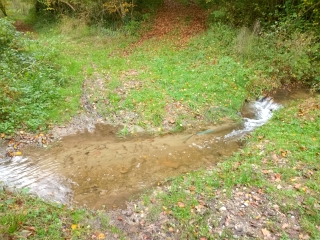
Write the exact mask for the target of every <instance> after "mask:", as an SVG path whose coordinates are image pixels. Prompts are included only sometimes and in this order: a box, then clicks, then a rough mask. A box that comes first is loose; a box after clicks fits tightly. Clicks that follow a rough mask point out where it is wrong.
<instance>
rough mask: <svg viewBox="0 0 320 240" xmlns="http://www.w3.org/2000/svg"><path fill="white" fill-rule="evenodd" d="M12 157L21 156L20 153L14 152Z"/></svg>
mask: <svg viewBox="0 0 320 240" xmlns="http://www.w3.org/2000/svg"><path fill="white" fill-rule="evenodd" d="M13 155H14V156H21V155H22V152H14V153H13Z"/></svg>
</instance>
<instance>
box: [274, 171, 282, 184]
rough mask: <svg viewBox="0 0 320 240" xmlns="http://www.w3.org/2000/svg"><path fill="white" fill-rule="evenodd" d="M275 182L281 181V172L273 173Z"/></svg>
mask: <svg viewBox="0 0 320 240" xmlns="http://www.w3.org/2000/svg"><path fill="white" fill-rule="evenodd" d="M274 176H275V180H274V181H275V182H280V181H281V174H280V173H276V174H275V175H274Z"/></svg>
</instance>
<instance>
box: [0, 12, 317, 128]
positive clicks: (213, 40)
mask: <svg viewBox="0 0 320 240" xmlns="http://www.w3.org/2000/svg"><path fill="white" fill-rule="evenodd" d="M129 26H130V25H129ZM127 28H128V26H124V27H123V28H121V29H119V30H112V29H110V28H107V27H102V26H92V27H88V26H87V25H86V24H85V22H84V21H83V20H81V19H72V18H68V17H64V18H62V19H61V20H60V23H59V24H56V25H53V24H51V25H47V26H45V27H42V28H39V29H38V35H37V39H34V40H33V41H31V42H30V41H29V42H28V41H27V40H26V44H25V46H26V48H28V53H30V54H35V55H36V56H38V57H37V58H36V60H37V61H38V63H37V66H39V68H40V66H41V68H40V69H38V70H37V71H36V72H37V73H39V72H42V75H44V76H40V75H41V74H40V75H35V76H34V78H33V82H34V84H33V85H32V86H34V87H32V86H31V87H30V85H28V88H29V89H30V88H31V90H30V91H29V92H28V93H27V94H25V95H21V96H19V97H16V99H17V103H16V106H15V108H14V109H10V108H5V115H6V116H7V117H6V118H5V119H3V123H1V125H0V131H1V132H14V131H15V130H16V129H17V128H18V129H19V128H20V129H21V128H27V129H31V130H32V131H39V130H45V129H47V128H48V125H52V124H55V123H58V124H59V123H63V122H66V121H68V120H70V118H71V117H72V116H74V115H76V114H77V112H78V111H79V110H81V104H80V101H79V99H80V96H81V94H82V92H83V89H82V87H83V86H84V85H83V83H84V81H87V83H86V84H87V85H90V88H88V87H86V86H84V88H85V89H86V91H87V92H88V96H89V98H88V101H89V103H90V104H91V105H94V107H95V110H96V111H95V112H96V114H97V115H99V116H101V117H102V118H103V119H105V118H107V119H108V120H110V121H111V122H114V123H115V124H129V125H132V126H134V125H140V126H141V127H143V128H146V129H149V130H152V129H153V130H154V129H165V130H171V131H172V130H181V129H185V127H186V126H190V125H192V126H199V127H201V125H206V124H212V123H214V124H215V123H218V122H222V121H225V120H226V119H232V120H239V118H238V115H237V114H236V113H237V112H238V111H239V110H240V109H241V107H242V104H243V102H244V100H245V99H247V98H254V97H256V96H259V95H261V94H263V92H264V91H268V90H272V89H274V88H277V87H280V86H282V85H283V84H288V83H292V82H299V83H309V84H311V85H312V84H313V85H314V88H315V89H317V87H318V85H317V84H318V82H317V79H318V77H319V69H320V66H319V61H317V59H318V57H319V53H318V51H317V48H318V46H319V43H316V42H315V39H316V37H315V36H314V35H313V34H312V33H310V34H309V35H307V33H299V32H294V33H290V36H285V35H283V33H282V32H281V31H280V32H278V33H276V31H274V32H272V31H269V32H263V34H262V35H261V36H259V37H258V36H256V35H254V34H253V33H251V32H250V31H249V30H248V29H246V28H242V29H236V28H233V27H229V26H227V25H224V24H220V23H217V24H213V25H211V26H210V28H209V29H208V30H207V31H206V32H205V33H203V34H199V35H197V36H194V37H193V38H191V39H190V41H189V42H188V43H186V44H184V45H183V46H180V45H179V44H178V37H177V36H175V35H172V36H170V38H169V39H163V40H158V39H149V40H145V41H144V42H142V43H139V44H136V42H137V40H138V39H139V34H133V35H132V34H128V32H127ZM275 30H276V29H275ZM141 32H143V29H141ZM297 46H299V47H297ZM287 59H289V61H288V60H287ZM19 61H20V60H19ZM27 63H28V62H27ZM29 68H30V69H29ZM29 68H28V69H29V70H28V71H29V72H30V73H31V72H32V71H34V70H32V68H31V67H30V66H29ZM28 71H26V72H28ZM50 74H51V75H50ZM48 75H49V77H48ZM51 76H53V78H50V77H51ZM25 78H26V77H25ZM43 79H46V80H45V81H43ZM26 82H30V81H29V80H28V81H26ZM40 83H41V84H40ZM36 86H41V87H42V88H43V89H42V90H41V91H42V93H41V94H40V95H39V91H37V89H36ZM23 88H24V87H23V86H18V91H22V89H23ZM49 89H51V90H53V89H54V91H51V92H50V90H49ZM43 92H45V93H43ZM14 93H15V92H14V90H10V94H9V98H14V97H15V95H14ZM50 93H52V94H53V93H54V95H52V94H51V95H52V96H51V95H50ZM39 97H42V99H40V98H39ZM7 100H8V99H7ZM7 100H6V102H9V101H7ZM42 103H44V104H42ZM57 103H59V104H57ZM20 106H21V107H20ZM15 113H17V114H15ZM133 113H135V114H136V115H137V116H136V117H134V118H133V119H132V115H133ZM21 116H27V119H25V118H24V119H23V120H24V121H23V120H22V117H21ZM61 116H62V117H61ZM168 122H169V124H168ZM180 127H182V128H181V129H180Z"/></svg>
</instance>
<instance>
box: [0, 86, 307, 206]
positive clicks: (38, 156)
mask: <svg viewBox="0 0 320 240" xmlns="http://www.w3.org/2000/svg"><path fill="white" fill-rule="evenodd" d="M301 94H302V93H300V92H299V94H298V95H299V97H298V98H300V97H301ZM306 94H307V95H306V96H309V93H306ZM279 96H280V95H279ZM281 96H285V98H288V100H290V99H291V98H292V94H291V95H288V96H286V95H284V94H281ZM285 98H284V97H282V98H281V99H279V98H278V99H277V95H276V96H275V102H280V103H283V101H282V100H283V99H284V101H287V99H285ZM294 98H296V97H294ZM281 101H282V102H281ZM275 102H274V101H273V100H272V99H269V98H265V99H261V100H260V101H257V102H255V103H253V104H251V105H248V106H247V113H248V115H247V116H245V118H244V126H242V127H241V128H240V129H237V128H239V126H238V125H234V124H224V125H221V126H218V127H217V126H215V127H211V128H210V127H208V129H210V131H205V134H202V133H203V132H200V133H198V134H193V135H190V134H176V135H166V136H162V137H153V138H151V137H137V138H133V139H129V140H119V139H118V138H116V137H115V133H116V129H115V128H113V127H111V126H108V125H97V126H96V129H95V132H94V133H89V132H85V133H79V134H76V135H71V136H67V137H64V138H63V139H62V141H60V142H57V144H56V145H55V146H53V147H52V148H50V149H39V148H32V147H29V148H27V149H25V150H24V154H25V156H24V157H14V158H13V159H11V160H10V161H7V162H4V161H2V162H1V163H0V181H3V182H4V183H5V184H6V185H9V186H16V187H19V188H23V187H28V188H30V192H31V193H35V194H37V195H38V196H40V197H42V198H44V199H48V200H51V201H58V202H61V203H67V204H68V203H76V204H77V205H86V206H88V207H90V208H93V209H99V208H102V206H105V207H106V208H112V207H113V206H116V207H124V206H125V201H127V200H129V199H130V198H131V197H132V196H134V195H135V194H137V193H140V192H142V191H143V190H146V189H147V188H149V187H151V186H153V185H156V184H157V183H158V182H159V181H162V180H164V179H166V178H169V177H173V176H178V175H180V174H181V173H185V172H188V171H192V170H195V169H199V168H205V167H208V166H212V165H214V164H216V162H217V161H219V160H220V159H221V158H222V157H225V156H229V155H231V154H232V153H233V152H234V151H236V150H237V149H238V148H239V143H238V142H237V141H235V140H237V139H238V138H239V137H240V136H242V135H243V134H245V133H247V132H250V131H252V130H253V129H254V128H256V127H258V126H261V125H262V124H264V123H265V122H267V121H268V119H269V118H270V117H271V116H272V111H274V110H276V109H277V108H279V106H280V105H279V104H277V103H275ZM252 112H254V114H252ZM249 115H250V116H249ZM212 130H213V131H212ZM231 136H232V137H231ZM0 152H1V149H0Z"/></svg>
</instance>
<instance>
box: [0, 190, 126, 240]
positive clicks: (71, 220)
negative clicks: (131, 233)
mask: <svg viewBox="0 0 320 240" xmlns="http://www.w3.org/2000/svg"><path fill="white" fill-rule="evenodd" d="M117 233H119V230H118V229H116V228H115V227H113V226H111V225H110V224H109V219H108V218H107V216H106V215H105V214H103V212H102V211H98V212H95V213H93V212H91V211H88V210H86V209H72V208H68V207H66V206H65V205H62V204H54V203H46V202H44V201H43V200H40V199H37V198H34V197H32V196H30V195H28V194H27V193H26V191H25V192H11V191H9V190H7V189H2V190H1V191H0V238H1V239H27V238H28V239H64V238H66V239H69V238H72V239H91V238H93V239H105V237H106V235H107V234H117ZM120 236H121V235H120V234H119V237H120Z"/></svg>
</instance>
